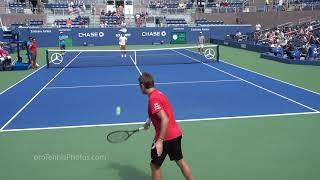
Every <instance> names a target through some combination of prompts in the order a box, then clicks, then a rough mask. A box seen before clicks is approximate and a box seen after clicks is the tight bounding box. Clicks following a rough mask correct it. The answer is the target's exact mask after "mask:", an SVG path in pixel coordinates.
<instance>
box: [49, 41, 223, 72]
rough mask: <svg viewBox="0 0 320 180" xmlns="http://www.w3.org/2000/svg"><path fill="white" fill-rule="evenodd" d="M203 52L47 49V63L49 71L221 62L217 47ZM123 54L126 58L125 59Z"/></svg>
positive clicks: (189, 49) (189, 48) (185, 49)
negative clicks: (50, 69)
mask: <svg viewBox="0 0 320 180" xmlns="http://www.w3.org/2000/svg"><path fill="white" fill-rule="evenodd" d="M202 50H203V51H202V52H199V47H198V46H186V47H173V48H158V49H136V50H125V52H123V51H124V50H123V49H122V50H98V49H85V50H77V49H72V50H51V49H48V50H47V51H46V53H47V55H46V57H47V59H46V60H47V67H48V68H65V67H109V66H134V65H161V64H191V63H201V62H206V63H210V62H215V61H219V56H220V53H219V46H218V45H205V46H203V49H202ZM124 53H125V55H126V56H124ZM132 60H133V61H132ZM71 61H72V62H71ZM70 62H71V63H70Z"/></svg>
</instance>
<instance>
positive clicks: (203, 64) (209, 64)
mask: <svg viewBox="0 0 320 180" xmlns="http://www.w3.org/2000/svg"><path fill="white" fill-rule="evenodd" d="M172 51H175V50H172ZM175 52H177V53H179V54H181V55H183V56H185V57H188V58H190V59H192V60H195V61H197V62H200V63H202V64H203V65H206V66H208V67H211V68H213V69H216V70H218V71H220V72H222V73H225V74H227V75H229V76H232V77H234V78H237V79H240V80H242V81H244V82H246V83H248V84H251V85H253V86H255V87H257V88H260V89H262V90H265V91H267V92H269V93H272V94H274V95H277V96H279V97H281V98H284V99H286V100H288V101H291V102H293V103H295V104H298V105H300V106H303V107H305V108H308V109H310V110H312V111H314V112H319V111H318V110H316V109H314V108H311V107H309V106H307V105H304V104H302V103H300V102H297V101H295V100H293V99H290V98H288V97H286V96H283V95H281V94H278V93H276V92H274V91H271V90H269V89H267V88H264V87H262V86H259V85H257V84H254V83H252V82H250V81H247V80H245V79H243V78H240V77H238V76H235V75H233V74H231V73H228V72H226V71H223V70H221V69H219V68H216V67H214V66H211V65H210V64H207V63H204V62H202V61H199V60H197V59H195V58H193V57H190V56H188V55H185V54H183V53H180V52H178V51H175Z"/></svg>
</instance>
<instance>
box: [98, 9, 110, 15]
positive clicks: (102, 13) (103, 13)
mask: <svg viewBox="0 0 320 180" xmlns="http://www.w3.org/2000/svg"><path fill="white" fill-rule="evenodd" d="M109 12H110V11H109ZM109 12H108V13H109ZM105 14H106V13H105V12H104V10H103V9H102V11H101V13H100V15H101V16H104V15H105Z"/></svg>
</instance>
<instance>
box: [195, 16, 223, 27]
mask: <svg viewBox="0 0 320 180" xmlns="http://www.w3.org/2000/svg"><path fill="white" fill-rule="evenodd" d="M195 24H196V25H197V26H213V25H219V24H224V23H223V21H208V20H207V19H206V18H201V19H196V20H195Z"/></svg>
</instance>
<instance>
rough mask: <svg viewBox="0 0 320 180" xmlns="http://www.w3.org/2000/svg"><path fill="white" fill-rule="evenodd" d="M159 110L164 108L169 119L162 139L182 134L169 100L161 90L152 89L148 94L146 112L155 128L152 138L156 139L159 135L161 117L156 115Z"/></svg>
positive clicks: (169, 138)
mask: <svg viewBox="0 0 320 180" xmlns="http://www.w3.org/2000/svg"><path fill="white" fill-rule="evenodd" d="M161 110H164V112H165V113H166V115H167V117H168V119H169V123H168V128H167V132H166V135H165V137H164V141H167V140H171V139H174V138H176V137H179V136H180V135H181V134H182V130H181V129H180V127H179V124H178V123H177V122H176V119H175V117H174V113H173V109H172V106H171V104H170V102H169V100H168V99H167V97H166V96H165V95H164V94H163V93H162V92H160V91H158V90H154V91H152V92H151V93H150V94H149V102H148V114H149V117H150V119H151V121H152V124H153V126H154V129H155V137H154V139H155V140H157V139H158V138H159V135H160V129H161V119H160V118H159V117H158V116H157V113H158V112H160V111H161Z"/></svg>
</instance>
